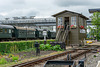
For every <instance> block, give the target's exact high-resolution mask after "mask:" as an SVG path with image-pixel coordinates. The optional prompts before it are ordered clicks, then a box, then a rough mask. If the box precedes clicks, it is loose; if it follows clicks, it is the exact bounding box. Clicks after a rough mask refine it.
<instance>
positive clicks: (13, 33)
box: [12, 29, 15, 37]
mask: <svg viewBox="0 0 100 67" xmlns="http://www.w3.org/2000/svg"><path fill="white" fill-rule="evenodd" d="M12 37H15V30H14V29H12Z"/></svg>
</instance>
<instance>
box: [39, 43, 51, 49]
mask: <svg viewBox="0 0 100 67" xmlns="http://www.w3.org/2000/svg"><path fill="white" fill-rule="evenodd" d="M40 50H52V46H51V45H50V44H46V45H44V44H40Z"/></svg>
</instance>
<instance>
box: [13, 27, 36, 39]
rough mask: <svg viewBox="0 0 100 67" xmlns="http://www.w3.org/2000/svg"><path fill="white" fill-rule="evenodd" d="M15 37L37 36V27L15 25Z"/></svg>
mask: <svg viewBox="0 0 100 67" xmlns="http://www.w3.org/2000/svg"><path fill="white" fill-rule="evenodd" d="M14 31H15V37H16V38H18V39H19V38H20V39H25V38H36V37H35V29H31V28H23V27H17V26H15V30H14Z"/></svg>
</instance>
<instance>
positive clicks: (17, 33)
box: [0, 25, 56, 40]
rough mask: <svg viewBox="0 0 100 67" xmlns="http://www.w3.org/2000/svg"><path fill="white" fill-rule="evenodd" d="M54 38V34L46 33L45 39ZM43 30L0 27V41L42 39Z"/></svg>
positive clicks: (8, 26)
mask: <svg viewBox="0 0 100 67" xmlns="http://www.w3.org/2000/svg"><path fill="white" fill-rule="evenodd" d="M55 37H56V32H54V31H49V30H48V31H47V36H46V38H48V39H53V38H55ZM43 38H44V36H43V29H32V28H24V27H17V26H11V25H0V39H1V40H3V39H4V40H8V39H9V40H16V39H43Z"/></svg>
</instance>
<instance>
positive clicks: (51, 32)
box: [50, 31, 56, 39]
mask: <svg viewBox="0 0 100 67" xmlns="http://www.w3.org/2000/svg"><path fill="white" fill-rule="evenodd" d="M55 38H56V32H55V31H50V39H55Z"/></svg>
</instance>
